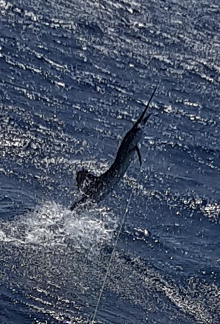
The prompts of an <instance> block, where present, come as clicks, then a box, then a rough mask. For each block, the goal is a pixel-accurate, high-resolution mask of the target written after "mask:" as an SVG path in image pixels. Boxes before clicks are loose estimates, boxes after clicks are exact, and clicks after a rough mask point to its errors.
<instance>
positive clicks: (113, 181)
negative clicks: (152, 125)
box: [70, 87, 157, 210]
mask: <svg viewBox="0 0 220 324" xmlns="http://www.w3.org/2000/svg"><path fill="white" fill-rule="evenodd" d="M156 90H157V87H156V88H155V89H154V91H153V93H152V95H151V97H150V99H149V101H148V103H147V105H146V107H145V108H144V111H143V112H142V114H141V115H140V117H139V118H138V120H137V121H136V122H135V123H134V125H133V126H132V128H131V129H130V130H129V131H128V132H127V133H126V135H125V136H124V138H123V140H122V142H121V144H120V146H119V148H118V151H117V154H116V157H115V160H114V162H113V164H112V165H111V167H110V168H109V169H108V170H107V171H106V172H105V173H103V174H101V175H100V176H95V175H93V174H91V173H89V172H88V171H87V170H85V169H82V170H80V171H78V172H77V175H76V182H77V187H78V189H80V190H82V191H83V196H82V197H81V199H79V200H78V201H76V202H75V203H74V204H73V205H72V206H71V208H70V210H74V209H75V208H77V207H78V206H79V205H81V204H84V203H85V202H87V201H88V200H91V201H94V202H99V201H100V200H102V199H104V198H105V197H106V196H107V195H108V194H109V193H110V192H111V191H112V190H113V189H114V188H115V187H116V186H117V185H118V183H119V181H120V180H121V179H122V177H123V176H124V174H125V172H126V171H127V169H128V167H129V165H130V163H131V161H132V160H133V159H134V155H135V153H137V155H138V159H139V163H140V165H141V164H142V161H141V154H140V150H139V147H138V143H139V142H140V141H141V139H142V137H143V127H144V125H145V124H146V122H147V120H148V119H149V117H150V115H151V114H148V115H147V116H146V117H144V116H145V113H146V111H147V109H148V107H149V105H150V103H151V101H152V99H153V96H154V94H155V92H156Z"/></svg>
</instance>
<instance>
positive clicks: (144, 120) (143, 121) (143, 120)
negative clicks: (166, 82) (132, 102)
mask: <svg viewBox="0 0 220 324" xmlns="http://www.w3.org/2000/svg"><path fill="white" fill-rule="evenodd" d="M156 90H157V87H156V88H155V89H154V91H153V93H152V95H151V97H150V99H149V100H148V103H147V105H146V107H145V109H144V111H143V112H142V114H141V115H140V117H139V118H138V120H137V121H136V123H135V124H134V127H136V126H137V125H138V124H140V123H142V124H145V123H146V121H147V120H148V118H149V117H150V115H148V116H147V117H145V118H144V115H145V113H146V111H147V108H148V107H149V105H150V103H151V101H152V99H153V96H154V94H155V92H156ZM143 118H144V119H143Z"/></svg>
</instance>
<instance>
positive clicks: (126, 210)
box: [91, 175, 140, 324]
mask: <svg viewBox="0 0 220 324" xmlns="http://www.w3.org/2000/svg"><path fill="white" fill-rule="evenodd" d="M139 176H140V175H139ZM138 180H139V177H138V179H137V181H138ZM132 196H133V190H131V194H130V196H129V199H128V200H127V204H126V205H125V211H124V214H123V217H122V221H121V224H120V227H119V231H118V234H117V236H116V240H115V243H114V246H113V250H112V253H111V256H110V259H109V263H108V266H107V269H106V273H105V277H104V280H103V283H102V287H101V289H100V293H99V297H98V301H97V304H96V307H95V311H94V314H93V317H92V322H91V324H94V323H95V322H94V320H95V318H96V315H97V312H98V308H99V304H100V301H101V298H102V294H103V291H104V288H105V284H106V280H107V278H108V275H109V273H110V267H111V264H112V260H113V257H114V256H115V250H116V247H117V245H118V239H119V236H120V234H121V231H122V226H123V225H124V222H125V217H126V215H127V212H128V207H129V205H130V202H131V198H132Z"/></svg>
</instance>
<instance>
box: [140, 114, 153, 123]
mask: <svg viewBox="0 0 220 324" xmlns="http://www.w3.org/2000/svg"><path fill="white" fill-rule="evenodd" d="M150 115H151V114H149V115H147V116H146V117H145V118H144V119H143V120H142V122H141V124H142V125H145V124H146V122H147V120H148V119H149V117H150Z"/></svg>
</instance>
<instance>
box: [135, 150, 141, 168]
mask: <svg viewBox="0 0 220 324" xmlns="http://www.w3.org/2000/svg"><path fill="white" fill-rule="evenodd" d="M134 150H135V151H136V152H137V155H138V159H139V162H140V166H141V165H142V161H141V153H140V150H139V147H138V146H137V145H136V146H135V148H134Z"/></svg>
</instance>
